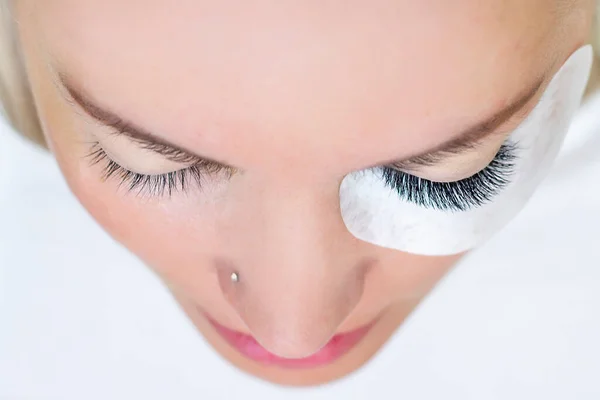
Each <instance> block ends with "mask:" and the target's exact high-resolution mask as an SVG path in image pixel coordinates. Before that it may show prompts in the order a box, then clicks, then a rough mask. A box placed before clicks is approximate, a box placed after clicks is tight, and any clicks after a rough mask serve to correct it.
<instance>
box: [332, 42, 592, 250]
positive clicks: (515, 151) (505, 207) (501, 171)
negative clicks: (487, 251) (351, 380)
mask: <svg viewBox="0 0 600 400" xmlns="http://www.w3.org/2000/svg"><path fill="white" fill-rule="evenodd" d="M592 59H593V52H592V48H591V46H589V45H587V46H584V47H582V48H580V49H579V50H577V51H576V52H575V53H573V55H572V56H571V57H570V58H569V59H568V60H567V61H566V63H565V64H564V65H563V66H562V68H561V69H560V70H559V71H558V72H557V73H556V75H555V76H554V77H553V79H552V81H551V82H550V84H549V85H548V87H547V89H546V90H545V92H544V93H543V95H542V97H541V99H540V101H539V103H538V104H537V105H536V106H535V108H534V109H533V110H532V111H531V113H530V114H529V116H528V117H527V118H526V119H525V121H523V122H522V123H521V124H520V125H519V127H518V128H517V129H516V130H515V131H514V132H513V133H512V134H511V135H510V136H509V138H508V140H507V142H506V144H505V145H504V146H503V147H502V149H501V150H500V152H499V153H498V155H497V156H496V159H495V161H494V162H492V164H490V166H488V168H486V169H485V170H483V171H482V172H480V173H479V174H477V175H476V176H474V177H473V179H470V180H469V178H468V179H467V180H464V181H460V182H455V183H450V184H446V185H444V184H441V185H440V184H435V183H430V182H428V181H424V180H421V179H418V178H415V177H410V175H406V174H402V173H399V174H400V175H394V173H393V172H390V170H389V169H384V168H374V169H369V170H363V171H357V172H354V173H352V174H349V175H347V176H346V177H345V178H344V180H343V181H342V184H341V186H340V205H341V213H342V218H343V220H344V223H345V224H346V227H347V228H348V230H349V231H350V232H351V233H352V234H353V235H354V236H355V237H356V238H358V239H360V240H364V241H366V242H369V243H372V244H375V245H378V246H382V247H387V248H391V249H396V250H400V251H405V252H409V253H413V254H421V255H429V256H441V255H451V254H458V253H461V252H463V251H466V250H469V249H472V248H474V247H476V246H478V245H480V244H482V243H483V242H485V241H486V240H488V239H489V238H490V237H491V236H492V235H494V234H495V233H496V232H498V231H499V230H500V229H502V228H503V227H504V226H505V225H506V224H508V222H509V221H510V220H511V219H512V218H514V217H515V215H517V213H518V212H519V211H520V210H521V209H523V207H524V206H525V204H526V203H527V201H528V200H529V198H530V197H531V195H532V194H533V192H534V191H535V189H536V187H537V186H538V185H539V184H540V182H541V181H542V180H543V178H544V177H545V176H546V174H547V173H548V171H549V169H550V167H551V166H552V163H553V162H554V160H555V158H556V156H557V154H558V152H559V150H560V147H561V146H562V143H563V140H564V138H565V135H566V133H567V131H568V129H569V125H570V122H571V119H572V118H573V116H574V114H575V112H576V111H577V109H578V108H579V104H580V103H581V99H582V96H583V92H584V90H585V86H586V84H587V81H588V79H589V75H590V69H591V65H592ZM386 171H387V172H386ZM392 171H393V170H392ZM390 174H391V175H390ZM386 178H391V179H387V180H386ZM391 182H392V183H391ZM461 182H462V183H463V184H462V185H461V184H460V183H461ZM496 192H497V193H496ZM461 197H465V199H462V198H461ZM469 199H470V200H469ZM477 199H479V203H478V204H476V205H472V204H470V203H473V202H475V201H476V200H477ZM440 203H441V204H440Z"/></svg>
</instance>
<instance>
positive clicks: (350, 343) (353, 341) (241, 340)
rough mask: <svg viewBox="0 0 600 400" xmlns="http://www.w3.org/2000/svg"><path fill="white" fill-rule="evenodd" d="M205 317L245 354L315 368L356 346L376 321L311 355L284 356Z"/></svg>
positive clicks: (263, 360) (278, 363)
mask: <svg viewBox="0 0 600 400" xmlns="http://www.w3.org/2000/svg"><path fill="white" fill-rule="evenodd" d="M206 317H207V319H208V321H209V322H210V323H211V325H212V326H213V327H214V328H215V330H216V331H217V333H218V334H219V335H220V336H221V337H222V338H223V339H224V340H225V341H226V342H227V343H229V345H230V346H232V347H233V348H235V349H236V350H237V351H238V352H240V353H241V354H242V355H244V356H245V357H247V358H249V359H251V360H253V361H256V362H259V363H261V364H265V365H270V366H277V367H282V368H288V369H308V368H316V367H322V366H325V365H328V364H331V363H333V362H334V361H336V360H337V359H339V358H340V357H342V356H343V355H344V354H346V353H348V352H349V351H350V350H351V349H352V348H354V347H355V346H356V345H357V344H358V343H359V342H360V341H361V340H362V339H363V338H364V337H365V336H366V334H367V333H368V332H369V330H370V329H371V327H372V326H373V325H374V322H373V323H370V324H369V325H366V326H363V327H361V328H358V329H356V330H353V331H349V332H346V333H341V334H338V335H335V336H333V337H332V338H331V340H329V342H327V344H326V345H325V346H323V347H322V348H321V349H320V350H319V351H318V352H316V353H315V354H313V355H311V356H308V357H304V358H284V357H279V356H277V355H275V354H273V353H271V352H269V351H268V350H267V349H265V348H264V347H262V346H261V345H260V343H258V342H257V341H256V339H254V338H253V337H252V336H250V335H247V334H245V333H242V332H238V331H235V330H232V329H229V328H227V327H224V326H223V325H221V324H219V323H218V322H216V321H214V320H213V319H212V318H210V317H209V316H208V315H207V316H206Z"/></svg>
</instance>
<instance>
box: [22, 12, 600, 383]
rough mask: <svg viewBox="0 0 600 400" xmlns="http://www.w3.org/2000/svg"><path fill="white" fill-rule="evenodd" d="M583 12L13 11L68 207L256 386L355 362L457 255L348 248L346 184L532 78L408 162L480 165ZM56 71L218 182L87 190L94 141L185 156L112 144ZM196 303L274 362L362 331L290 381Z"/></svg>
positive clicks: (97, 169)
mask: <svg viewBox="0 0 600 400" xmlns="http://www.w3.org/2000/svg"><path fill="white" fill-rule="evenodd" d="M593 7H594V2H593V1H587V0H586V1H584V0H581V1H558V0H527V1H523V0H510V1H493V0H486V1H480V0H478V1H475V0H454V1H452V2H448V1H433V0H431V1H405V0H369V1H358V0H357V1H350V2H348V1H343V2H342V1H339V2H338V1H334V2H323V1H316V0H315V1H310V0H309V1H301V2H281V1H269V0H264V1H210V0H194V1H192V0H181V1H177V2H173V1H168V0H152V1H147V0H128V1H122V0H103V1H98V0H45V1H33V0H19V1H17V2H16V10H15V14H16V17H17V19H18V20H19V21H20V25H19V27H20V28H19V29H20V33H21V38H22V42H23V49H24V55H25V59H26V63H27V68H28V73H29V77H30V80H31V84H32V90H33V92H34V95H35V99H36V102H37V105H38V108H39V112H40V117H41V119H42V122H43V125H44V130H45V135H46V138H47V140H48V143H49V146H50V148H51V150H52V152H53V153H54V155H55V157H56V159H57V161H58V163H59V165H60V167H61V169H62V171H63V173H64V175H65V177H66V179H67V181H68V183H69V185H70V187H71V189H72V191H73V192H74V194H75V195H76V196H77V197H78V198H79V200H80V201H81V203H82V204H83V205H84V206H85V207H86V208H87V209H88V210H89V212H90V213H91V214H92V215H93V216H94V217H95V219H96V220H97V221H98V222H99V223H100V224H101V225H102V226H103V227H104V228H105V229H106V230H107V231H108V232H109V233H110V234H111V235H112V236H114V237H115V238H116V239H117V240H118V241H119V242H121V243H123V244H124V245H125V246H126V247H127V248H129V249H130V250H131V251H132V252H134V253H135V254H136V255H137V256H139V257H140V258H141V259H142V260H143V261H144V262H145V263H146V264H147V265H148V266H149V267H150V268H152V269H153V270H154V271H155V272H156V273H157V274H158V275H159V276H160V277H161V279H163V281H164V282H165V284H166V285H168V287H169V288H170V289H171V291H172V293H173V295H174V296H175V298H176V299H177V300H178V302H179V303H180V304H181V307H182V308H183V310H184V311H185V312H186V313H187V314H188V316H189V317H190V318H191V320H192V321H193V322H194V323H195V325H196V326H197V327H198V329H199V330H200V332H201V333H202V334H203V335H204V337H205V338H206V340H207V341H208V342H209V343H210V344H211V345H212V346H213V347H214V348H215V349H216V351H217V352H219V353H220V354H221V355H223V356H224V357H225V358H227V359H228V360H229V361H230V362H232V363H233V364H235V365H236V366H238V367H239V368H241V369H242V370H244V371H246V372H248V373H250V374H253V375H256V376H258V377H261V378H263V379H266V380H269V381H271V382H275V383H279V384H286V385H314V384H319V383H324V382H328V381H331V380H335V379H338V378H340V377H343V376H345V375H347V374H349V373H351V372H352V371H354V370H356V369H357V368H359V367H361V366H362V365H363V364H364V363H365V362H366V361H367V360H368V359H370V358H371V357H372V356H373V355H374V354H375V353H376V352H377V351H378V350H379V349H380V348H381V347H382V346H383V345H384V344H385V343H386V341H387V340H388V338H389V337H390V336H391V335H392V334H393V333H394V332H395V331H396V330H397V328H398V327H399V326H400V325H401V323H402V322H403V321H404V319H405V318H406V317H407V315H408V314H410V313H411V312H412V311H413V309H414V308H415V306H416V305H418V304H419V302H420V301H421V300H422V299H423V297H424V296H426V295H427V294H428V293H429V292H430V291H431V290H432V288H433V287H434V286H435V285H436V284H437V283H438V282H439V280H440V279H441V278H442V277H443V276H444V275H445V274H446V273H447V272H448V271H449V270H450V269H451V268H452V267H453V266H454V265H456V263H457V262H458V261H459V259H460V257H461V255H456V256H448V257H424V256H417V255H412V254H408V253H402V252H399V251H395V250H390V249H384V248H379V247H376V246H374V245H371V244H369V243H365V242H361V241H360V240H358V239H356V238H354V237H353V236H352V235H351V234H350V233H349V232H348V230H347V229H346V227H345V225H344V223H343V221H342V218H341V216H340V213H339V198H338V191H339V184H340V182H341V181H342V179H343V178H344V176H345V175H347V174H348V173H350V172H352V171H355V170H360V169H363V168H367V167H370V166H374V165H378V164H381V163H383V162H386V161H389V160H392V159H405V158H409V157H411V156H412V155H415V154H419V153H422V152H424V151H427V150H429V149H433V148H436V146H438V145H439V144H440V143H443V142H445V141H447V140H449V139H450V138H452V137H453V135H456V133H457V132H460V131H461V130H462V129H464V128H465V127H467V126H469V125H470V124H473V123H476V122H477V121H479V120H481V119H482V118H485V117H486V116H488V115H491V114H493V113H494V112H495V111H497V110H499V109H501V108H502V107H503V105H506V104H508V103H510V102H511V101H513V100H514V99H515V98H516V96H518V95H519V94H520V93H521V92H522V91H523V89H524V88H526V87H530V86H531V85H532V84H533V83H534V82H535V81H536V80H537V79H539V78H540V77H542V76H547V79H545V80H544V83H543V84H542V86H541V88H540V92H539V93H538V94H536V95H535V96H533V97H532V99H531V100H530V101H529V102H528V103H527V104H526V105H525V107H524V108H523V110H521V111H520V112H519V113H517V114H516V115H515V116H514V117H513V118H511V119H510V120H509V121H507V123H505V124H503V125H502V126H501V127H500V128H499V132H500V133H498V134H497V135H492V136H490V137H489V138H487V139H486V140H484V141H482V142H481V143H480V145H479V146H478V147H477V148H476V149H473V151H470V152H466V153H464V154H461V155H457V156H455V157H452V158H450V159H447V160H445V161H444V162H443V163H442V164H439V165H435V166H431V167H426V168H425V167H419V168H418V169H415V170H414V171H409V172H413V173H414V174H415V175H418V176H421V177H424V178H427V179H431V180H439V181H454V180H458V179H462V178H466V177H468V176H470V175H472V174H473V173H475V172H477V171H479V170H480V169H482V168H483V167H485V165H487V163H489V161H490V160H491V159H492V158H493V156H494V154H495V153H496V151H497V150H498V148H499V146H500V144H501V143H502V141H503V139H504V138H505V137H506V135H507V134H508V133H509V132H510V131H511V130H512V129H514V128H515V127H516V126H517V125H518V124H519V122H520V121H522V120H523V118H524V117H525V116H526V115H527V113H528V112H529V111H530V110H531V109H532V108H533V107H534V106H535V104H536V102H537V100H538V99H539V95H540V94H541V91H543V88H544V87H545V85H546V84H547V83H548V81H549V80H550V78H551V76H552V75H553V74H554V73H555V72H556V71H557V70H558V69H559V68H560V66H561V65H562V64H563V63H564V61H565V60H566V59H567V58H568V57H569V56H570V55H571V54H572V53H573V51H575V50H576V49H577V48H579V47H580V46H581V45H583V44H585V42H586V38H587V37H588V34H589V29H590V22H591V18H592V15H593ZM59 73H60V74H64V75H66V76H68V77H69V79H70V80H71V82H72V83H73V84H74V85H76V86H78V87H79V88H80V89H81V90H82V91H85V93H86V94H87V95H88V96H89V97H91V98H92V99H93V100H94V101H95V102H96V103H97V104H100V105H102V107H103V108H106V109H110V110H111V111H112V112H114V113H117V114H118V115H120V116H122V117H124V118H126V119H127V120H128V121H132V122H134V123H135V124H136V125H138V126H142V127H143V128H144V129H146V130H148V131H150V132H152V133H154V134H155V135H157V136H160V137H161V138H162V139H164V140H166V141H169V142H171V143H173V144H176V145H177V146H180V147H183V148H185V149H189V150H191V151H193V152H194V153H196V154H200V155H203V156H205V157H208V158H210V159H213V160H217V161H219V162H222V163H224V164H226V165H228V166H232V167H235V172H234V173H233V174H232V175H231V177H228V176H226V175H227V174H223V173H218V174H213V175H212V176H208V177H206V178H205V180H204V182H205V183H204V184H203V187H202V188H197V187H192V188H190V189H189V190H188V191H186V192H185V193H174V194H173V195H172V196H170V197H168V196H163V197H150V196H137V195H136V194H135V193H128V192H127V191H126V190H123V188H121V189H119V187H118V181H116V180H110V179H109V180H107V181H106V182H104V181H103V180H102V179H101V178H102V175H101V169H102V167H101V166H99V165H94V166H91V165H90V163H89V159H87V158H86V155H87V154H88V153H89V152H90V148H91V145H90V143H92V142H98V143H100V145H101V146H102V147H103V148H104V149H105V151H106V152H107V153H108V154H109V155H110V157H111V158H112V159H113V160H114V161H115V162H117V163H119V164H121V165H122V166H124V167H126V168H128V169H130V170H132V171H134V172H137V173H143V174H160V173H166V172H171V171H174V170H178V169H181V168H185V167H186V165H182V164H180V163H176V162H173V161H171V160H167V159H165V158H164V157H163V156H161V155H158V154H154V153H152V152H149V151H145V150H142V149H140V147H139V146H138V145H136V144H135V143H134V142H132V141H131V140H130V139H128V138H126V137H116V136H114V135H112V134H111V133H110V128H107V127H104V126H101V125H100V124H99V123H98V122H97V121H94V120H93V119H92V118H91V117H89V116H88V115H86V114H85V113H84V112H83V111H82V110H81V109H79V108H78V106H77V105H76V104H75V103H74V102H73V101H70V99H69V98H68V95H67V94H66V91H65V90H64V88H63V87H61V86H60V84H59V83H58V78H57V77H58V74H59ZM84 267H85V266H82V268H84ZM233 270H235V271H238V272H239V274H240V277H241V280H240V282H239V283H238V284H235V285H234V284H232V283H231V281H230V280H229V276H230V273H231V271H233ZM132 293H133V294H134V293H135V288H132ZM199 310H204V311H205V312H208V313H209V314H210V315H211V316H212V317H213V318H214V319H215V320H217V321H218V322H219V323H220V324H222V325H225V326H227V327H229V328H231V329H235V330H237V331H240V332H244V333H248V334H252V335H253V336H254V337H255V338H256V339H257V340H258V341H259V342H260V343H261V344H262V345H263V346H264V347H265V348H266V349H268V350H269V351H271V352H273V353H274V354H277V355H280V356H283V357H290V358H298V357H303V356H308V355H310V354H312V353H314V352H316V351H317V350H318V349H319V348H320V347H321V346H322V345H323V344H324V343H326V342H327V341H328V340H329V339H330V338H331V337H332V336H333V335H334V334H337V333H340V332H347V331H351V330H353V329H355V328H358V327H360V326H363V325H365V324H368V323H370V322H372V321H374V320H376V321H377V322H376V324H375V326H374V327H373V329H372V330H371V331H370V332H369V334H368V335H367V336H366V337H365V338H364V339H363V340H362V341H361V343H360V344H359V345H358V346H357V347H355V348H354V349H352V350H351V351H350V352H349V353H348V354H346V355H345V356H344V357H342V358H341V359H339V360H337V361H335V362H334V363H332V364H330V365H327V366H324V367H319V368H314V369H305V370H289V369H285V368H278V367H273V366H269V367H268V366H264V365H261V364H259V363H256V362H254V361H251V360H249V359H246V358H245V357H244V356H242V355H241V354H239V353H238V352H237V351H236V350H234V349H233V348H231V347H229V346H228V345H227V344H226V343H225V342H224V341H223V339H221V337H220V336H219V335H217V334H216V333H215V331H214V329H213V328H212V326H211V325H210V324H209V323H208V322H207V320H206V318H205V317H204V316H203V314H202V313H201V312H200V311H199Z"/></svg>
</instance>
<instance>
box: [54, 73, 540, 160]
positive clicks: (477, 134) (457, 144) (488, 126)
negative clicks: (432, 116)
mask: <svg viewBox="0 0 600 400" xmlns="http://www.w3.org/2000/svg"><path fill="white" fill-rule="evenodd" d="M58 80H59V83H60V84H61V85H62V87H63V88H64V89H65V90H66V91H67V93H68V95H69V96H70V98H71V99H72V100H73V101H74V102H75V103H76V104H77V105H78V106H79V107H80V108H81V109H83V111H84V112H85V113H86V114H88V115H89V116H90V117H92V118H93V119H95V120H96V121H98V122H99V123H101V124H102V125H105V126H108V127H111V128H113V129H114V132H113V133H114V134H116V135H125V136H127V137H129V138H130V139H132V140H133V141H135V142H137V143H138V144H140V145H142V146H143V148H145V149H148V150H151V151H153V152H155V153H158V154H161V155H163V156H165V157H169V158H171V159H173V158H172V157H173V156H174V154H175V155H177V154H178V155H177V156H176V158H177V159H173V161H176V162H178V159H182V158H185V155H187V156H191V157H196V158H199V159H201V160H203V161H206V162H210V163H214V164H217V165H222V166H230V167H232V166H231V165H230V164H226V163H224V162H221V161H217V160H214V159H211V158H209V157H205V156H202V155H199V154H197V153H195V152H192V151H189V150H187V149H185V148H183V147H180V146H178V145H176V144H174V143H171V142H169V141H168V140H165V139H162V138H161V137H160V136H158V135H155V134H153V133H151V132H149V131H147V130H145V129H143V128H141V127H139V126H137V125H136V124H134V123H132V122H130V121H127V120H126V119H124V118H122V117H120V116H119V115H117V114H115V113H113V112H112V111H109V110H107V109H104V108H102V107H101V106H99V105H97V104H95V103H94V102H93V101H92V100H91V98H90V97H89V96H87V95H86V94H85V93H84V92H83V91H82V90H78V89H76V85H74V84H72V83H71V81H70V79H69V78H68V76H67V75H66V74H63V73H59V74H58ZM545 80H546V77H545V74H544V76H542V77H541V78H540V79H538V80H536V81H535V83H534V84H533V85H532V86H531V87H528V88H527V89H526V90H524V91H523V92H522V93H521V94H520V95H519V96H517V99H516V100H515V101H513V102H511V103H509V104H508V105H507V106H505V107H504V108H502V109H501V110H500V111H498V112H496V113H495V114H493V115H492V116H491V117H488V118H486V119H485V120H483V121H480V122H478V123H477V124H475V125H473V126H471V127H470V128H468V129H466V130H464V131H463V132H462V133H460V134H458V135H456V136H455V137H454V138H452V139H450V140H448V141H446V142H444V143H442V144H440V145H438V146H436V147H435V148H433V149H429V150H426V151H424V152H422V153H419V154H417V155H412V156H409V157H408V158H405V159H402V160H392V161H388V162H386V163H382V164H385V165H390V166H393V167H394V168H399V169H408V170H410V169H415V168H416V167H420V166H421V167H427V166H432V165H435V164H438V163H441V162H443V161H444V160H446V159H447V158H449V157H451V156H453V155H457V154H461V153H463V152H465V151H468V150H472V149H473V148H474V147H475V146H476V145H477V144H479V143H481V142H482V141H483V140H484V139H486V138H487V137H488V136H491V135H493V134H495V133H497V130H498V128H499V127H501V126H502V125H504V124H505V123H507V122H508V121H510V120H511V119H512V118H513V117H514V116H515V115H517V114H518V113H519V112H520V111H521V110H522V109H523V108H524V107H525V105H527V104H528V103H529V102H530V101H531V99H532V98H534V97H535V96H536V94H537V93H538V91H539V90H540V88H541V87H542V85H543V84H544V82H545ZM182 155H183V157H182Z"/></svg>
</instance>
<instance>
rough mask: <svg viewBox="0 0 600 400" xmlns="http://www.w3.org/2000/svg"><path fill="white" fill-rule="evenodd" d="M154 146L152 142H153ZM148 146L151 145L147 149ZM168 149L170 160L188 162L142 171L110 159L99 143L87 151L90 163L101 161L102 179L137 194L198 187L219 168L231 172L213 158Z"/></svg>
mask: <svg viewBox="0 0 600 400" xmlns="http://www.w3.org/2000/svg"><path fill="white" fill-rule="evenodd" d="M152 146H154V144H152ZM150 150H151V149H150ZM164 150H166V151H171V150H172V153H171V156H170V157H169V158H170V159H171V160H173V161H175V160H178V161H176V162H181V163H182V164H188V166H187V167H185V168H182V169H179V170H177V171H172V172H168V173H164V174H152V175H150V174H141V173H137V172H134V171H131V170H129V169H126V168H124V167H122V166H121V165H119V164H118V163H117V162H115V161H114V160H112V159H110V157H109V156H108V154H107V153H106V151H105V150H104V149H103V148H102V147H101V146H100V144H99V143H94V144H93V145H92V148H91V151H90V152H89V154H87V158H88V159H89V161H90V165H92V166H93V165H101V166H102V171H101V179H102V180H103V181H108V180H110V179H114V180H116V181H117V182H118V186H119V187H125V188H126V189H127V191H128V192H136V193H137V194H138V195H144V194H146V195H149V196H159V197H160V196H165V195H167V196H169V197H170V196H172V195H173V194H174V193H176V192H185V191H187V190H188V189H190V188H191V187H192V186H195V187H198V188H201V187H202V185H203V183H204V182H205V178H207V177H209V176H214V175H216V174H218V173H220V172H227V173H229V175H231V173H232V171H231V169H229V168H228V167H225V166H223V165H221V164H218V163H213V162H212V161H205V160H201V159H198V158H195V157H194V158H193V159H191V158H189V157H192V156H189V155H187V154H185V153H183V154H179V153H177V151H178V150H177V149H171V150H169V149H168V148H165V149H164Z"/></svg>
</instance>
